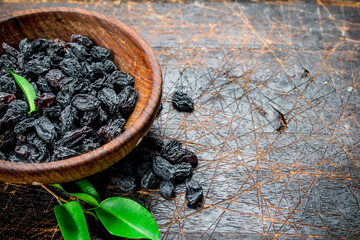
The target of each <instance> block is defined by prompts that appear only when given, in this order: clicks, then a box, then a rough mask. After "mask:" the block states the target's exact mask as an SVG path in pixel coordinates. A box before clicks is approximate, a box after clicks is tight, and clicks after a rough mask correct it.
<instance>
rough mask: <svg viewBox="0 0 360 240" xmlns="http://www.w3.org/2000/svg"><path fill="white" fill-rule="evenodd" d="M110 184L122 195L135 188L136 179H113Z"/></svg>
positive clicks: (127, 177) (128, 177)
mask: <svg viewBox="0 0 360 240" xmlns="http://www.w3.org/2000/svg"><path fill="white" fill-rule="evenodd" d="M112 182H113V183H114V184H115V186H116V187H117V188H119V190H120V191H121V192H124V193H128V192H131V191H133V190H134V189H135V188H136V179H135V178H134V177H130V176H126V177H122V178H113V179H112Z"/></svg>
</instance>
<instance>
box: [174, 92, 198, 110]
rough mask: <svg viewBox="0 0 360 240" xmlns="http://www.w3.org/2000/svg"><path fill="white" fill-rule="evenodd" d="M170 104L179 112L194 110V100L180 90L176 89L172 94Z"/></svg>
mask: <svg viewBox="0 0 360 240" xmlns="http://www.w3.org/2000/svg"><path fill="white" fill-rule="evenodd" d="M171 99H172V104H173V106H174V108H175V109H177V110H178V111H180V112H192V111H193V110H194V101H193V100H192V99H191V98H190V97H189V96H188V95H187V94H186V93H183V92H181V91H176V92H175V93H174V94H173V96H172V98H171Z"/></svg>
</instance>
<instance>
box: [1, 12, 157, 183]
mask: <svg viewBox="0 0 360 240" xmlns="http://www.w3.org/2000/svg"><path fill="white" fill-rule="evenodd" d="M59 12H60V13H61V12H66V13H68V12H71V13H77V14H83V15H87V16H92V17H96V18H98V19H101V20H104V21H107V22H111V23H113V24H114V25H117V26H119V27H120V28H121V29H123V31H124V32H126V33H127V34H128V35H129V36H130V37H131V38H134V39H136V40H137V47H139V48H141V49H142V50H143V51H144V53H145V56H146V57H147V58H148V62H149V67H150V70H151V73H152V74H151V76H152V79H153V84H152V88H151V93H150V95H149V100H151V99H155V101H153V100H152V101H147V102H146V105H145V107H144V109H143V110H142V111H141V112H140V113H139V115H138V118H137V119H135V120H134V122H133V123H132V124H131V125H130V126H129V127H128V128H126V129H125V131H124V132H122V133H121V135H119V136H118V137H116V138H115V139H113V140H112V141H110V142H108V143H106V144H104V145H102V146H100V147H99V148H96V149H95V150H92V151H90V152H87V153H83V154H81V155H78V156H75V157H72V158H67V159H63V160H58V161H53V162H43V163H26V162H10V161H7V160H1V159H0V172H4V171H6V172H9V171H10V170H11V171H16V172H18V173H25V172H26V173H29V172H31V173H34V175H38V174H40V173H44V172H47V171H58V170H60V171H61V170H63V169H64V166H66V168H77V167H81V166H82V165H85V166H86V164H87V163H89V162H92V161H94V156H95V158H96V159H97V160H101V158H102V157H103V156H105V155H107V154H108V153H110V152H111V151H113V149H118V148H121V147H122V146H124V145H126V143H127V142H128V141H129V140H130V139H132V138H134V137H137V135H139V133H143V134H142V136H140V137H139V140H138V141H137V143H136V145H137V144H139V143H140V141H141V140H142V138H143V137H144V136H145V134H146V133H147V131H148V130H149V129H150V126H151V125H152V123H153V121H154V119H155V118H154V117H153V114H155V115H156V114H157V111H158V109H159V106H160V102H161V95H162V73H161V68H160V64H159V61H158V59H157V57H156V55H155V53H154V51H153V49H152V48H151V47H150V45H149V44H148V43H147V41H146V40H145V39H144V38H143V37H142V36H141V35H140V34H139V33H138V32H136V31H135V30H134V29H132V28H131V27H129V26H128V25H126V24H125V23H123V22H121V21H120V20H118V19H115V18H113V17H109V16H107V15H105V14H101V13H98V12H95V11H90V10H86V9H82V8H69V7H48V8H37V9H29V10H24V11H16V12H14V13H12V15H11V16H9V17H4V18H2V19H0V22H1V23H2V22H5V21H10V20H12V19H16V18H18V17H24V16H31V15H36V14H41V13H59ZM154 83H156V84H154ZM146 109H152V110H153V112H152V114H149V113H145V112H146V111H145V110H146ZM140 120H141V122H142V123H145V124H141V123H140ZM136 145H135V146H136ZM99 150H100V151H99ZM131 150H132V149H130V150H129V151H127V153H126V154H128V153H129V152H130V151H131ZM126 154H125V155H126ZM119 160H120V159H119ZM119 160H116V161H115V162H113V163H112V164H114V163H116V162H117V161H119ZM112 164H110V165H109V166H107V167H110V166H111V165H112ZM107 167H105V168H103V170H104V169H106V168H107ZM99 171H102V170H99ZM99 171H97V172H99ZM93 174H95V172H94V173H90V174H83V175H84V176H82V177H80V178H85V177H88V176H90V175H93ZM80 178H77V179H80ZM0 180H1V179H0ZM73 180H76V179H73ZM73 180H70V181H73ZM62 182H64V181H63V180H60V181H59V182H50V183H62ZM66 182H67V181H66ZM9 183H20V184H29V183H30V182H11V181H10V182H9ZM31 184H33V185H41V184H48V183H47V182H46V183H44V182H43V183H41V182H36V181H33V182H32V183H31Z"/></svg>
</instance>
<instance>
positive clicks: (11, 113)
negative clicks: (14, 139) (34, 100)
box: [0, 99, 28, 129]
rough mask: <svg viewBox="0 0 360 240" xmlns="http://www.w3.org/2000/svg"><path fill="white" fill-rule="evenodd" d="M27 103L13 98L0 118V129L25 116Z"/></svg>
mask: <svg viewBox="0 0 360 240" xmlns="http://www.w3.org/2000/svg"><path fill="white" fill-rule="evenodd" d="M27 110H28V105H27V103H26V102H24V101H23V100H18V99H15V100H14V101H12V102H10V103H9V104H8V109H7V110H6V113H5V114H4V115H3V117H2V118H1V119H0V129H3V128H5V127H6V126H8V125H11V124H13V123H14V122H15V121H21V120H22V119H23V118H25V116H26V112H27Z"/></svg>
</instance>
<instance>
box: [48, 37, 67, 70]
mask: <svg viewBox="0 0 360 240" xmlns="http://www.w3.org/2000/svg"><path fill="white" fill-rule="evenodd" d="M64 54H65V50H64V47H63V45H62V44H61V43H58V42H55V43H51V44H50V45H49V48H48V49H47V55H48V56H49V57H50V58H51V60H52V61H53V63H54V62H56V63H59V62H60V61H61V60H63V58H64ZM56 65H57V64H56Z"/></svg>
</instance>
